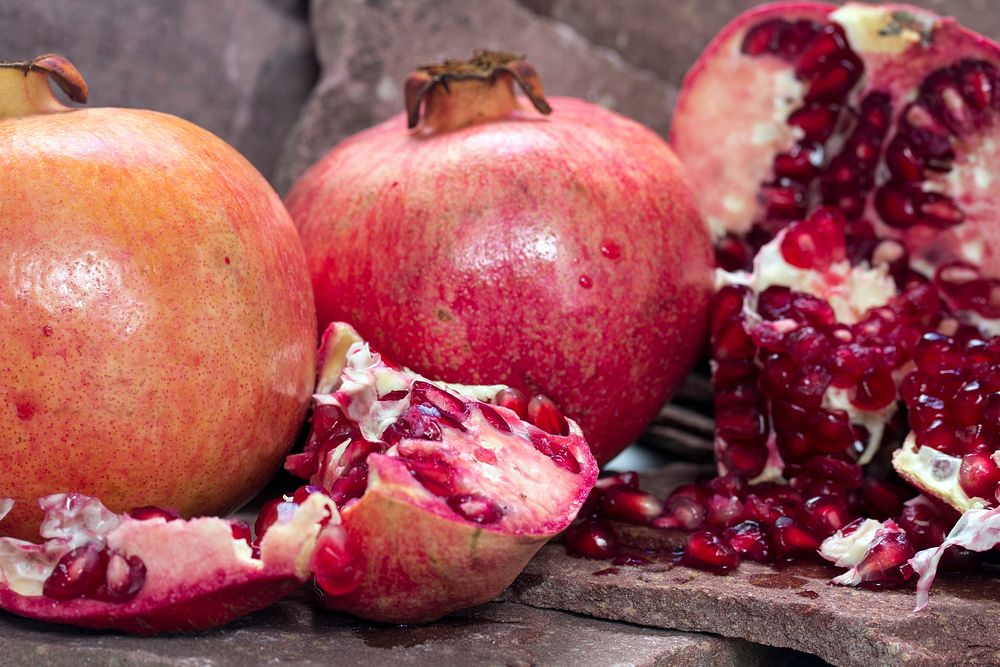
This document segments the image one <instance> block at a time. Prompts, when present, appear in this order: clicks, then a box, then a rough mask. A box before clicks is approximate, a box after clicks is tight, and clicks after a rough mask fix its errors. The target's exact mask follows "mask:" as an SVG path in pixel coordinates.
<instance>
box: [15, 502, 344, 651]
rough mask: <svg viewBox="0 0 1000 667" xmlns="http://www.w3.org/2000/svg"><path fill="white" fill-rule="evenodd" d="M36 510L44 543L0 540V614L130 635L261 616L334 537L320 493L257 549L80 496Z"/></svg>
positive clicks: (196, 523)
mask: <svg viewBox="0 0 1000 667" xmlns="http://www.w3.org/2000/svg"><path fill="white" fill-rule="evenodd" d="M0 504H3V505H4V509H9V508H10V506H11V503H9V502H5V503H0ZM39 504H40V506H41V508H42V510H43V511H44V515H45V519H44V521H43V522H42V524H41V528H40V529H39V531H38V532H39V533H40V535H41V536H42V538H43V539H44V540H45V541H44V543H42V544H33V543H31V542H25V541H22V540H18V539H14V538H11V537H5V538H0V609H4V610H6V611H9V612H11V613H14V614H18V615H20V616H25V617H28V618H33V619H38V620H43V621H49V622H53V623H67V624H72V625H78V626H82V627H88V628H107V629H114V630H119V631H122V632H128V633H132V634H139V635H151V634H157V633H163V632H180V631H190V630H204V629H208V628H213V627H216V626H218V625H222V624H224V623H227V622H229V621H231V620H233V619H235V618H237V617H239V616H242V615H244V614H248V613H250V612H252V611H256V610H258V609H263V608H264V607H266V606H268V605H269V604H271V603H272V602H274V601H275V600H277V599H279V598H281V597H283V596H284V595H286V594H288V593H291V592H292V591H294V590H295V589H297V588H299V587H300V586H301V585H302V584H303V583H304V582H305V581H306V580H307V579H308V578H309V576H310V575H311V568H312V562H313V561H314V560H318V556H317V555H316V554H317V553H318V552H319V550H320V549H321V548H322V547H323V545H326V544H329V543H330V542H334V541H336V540H337V539H341V538H342V533H343V527H342V526H340V525H339V518H338V516H337V508H336V506H335V505H334V503H333V502H332V501H330V499H329V498H327V497H326V496H324V495H323V494H319V493H317V494H313V495H311V496H309V497H308V498H305V499H303V500H302V502H301V504H297V505H296V506H295V508H294V511H292V512H290V513H289V514H288V515H287V516H283V517H282V518H281V520H279V521H277V522H275V523H274V524H273V525H271V526H270V527H269V529H268V531H267V535H266V536H265V537H264V538H263V539H262V540H261V541H260V544H259V550H258V551H257V552H254V551H253V550H252V549H251V546H250V544H249V542H248V541H247V540H246V539H245V535H248V534H249V533H248V531H245V529H244V527H243V526H241V525H240V524H239V523H238V522H230V521H226V520H224V519H216V518H199V519H192V520H190V521H184V520H179V519H175V518H173V517H169V516H165V514H166V513H163V514H154V513H152V512H143V513H141V516H139V517H136V516H131V515H129V514H114V513H112V512H111V511H109V510H108V509H107V508H105V507H104V505H102V504H101V503H100V502H99V501H98V500H96V499H94V498H90V497H87V496H82V495H79V494H56V495H52V496H48V497H45V498H43V499H42V500H41V501H40V503H39ZM145 509H149V508H145ZM2 514H3V512H0V518H2Z"/></svg>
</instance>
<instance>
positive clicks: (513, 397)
mask: <svg viewBox="0 0 1000 667" xmlns="http://www.w3.org/2000/svg"><path fill="white" fill-rule="evenodd" d="M493 402H494V403H496V404H497V405H499V406H500V407H502V408H507V409H508V410H510V411H511V412H513V413H514V414H516V415H517V416H518V418H520V419H521V421H528V397H527V396H525V395H524V393H522V392H521V391H519V390H517V389H514V388H513V387H507V388H505V389H501V390H500V391H498V392H497V395H496V396H495V397H494V398H493Z"/></svg>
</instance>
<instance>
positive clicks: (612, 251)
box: [601, 241, 622, 259]
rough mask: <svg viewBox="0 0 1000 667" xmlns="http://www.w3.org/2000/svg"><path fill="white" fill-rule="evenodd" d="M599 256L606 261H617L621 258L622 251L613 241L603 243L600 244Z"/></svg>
mask: <svg viewBox="0 0 1000 667" xmlns="http://www.w3.org/2000/svg"><path fill="white" fill-rule="evenodd" d="M601 254H602V255H604V256H605V257H607V258H608V259H618V258H619V257H621V256H622V249H621V248H620V247H618V244H617V243H615V242H614V241H605V242H604V243H602V244H601Z"/></svg>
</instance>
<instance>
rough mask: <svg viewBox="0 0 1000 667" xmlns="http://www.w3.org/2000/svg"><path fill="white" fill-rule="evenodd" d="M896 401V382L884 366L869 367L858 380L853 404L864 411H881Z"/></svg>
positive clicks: (852, 399) (852, 400)
mask: <svg viewBox="0 0 1000 667" xmlns="http://www.w3.org/2000/svg"><path fill="white" fill-rule="evenodd" d="M895 400H896V381H895V380H893V377H892V371H890V370H889V369H888V368H886V367H885V365H883V364H880V363H879V364H875V365H873V366H871V367H869V368H868V369H867V370H866V371H865V372H864V373H862V375H861V378H860V379H859V380H858V385H857V389H856V390H855V392H854V395H853V396H852V397H851V404H852V405H854V406H855V407H858V408H860V409H862V410H881V409H882V408H884V407H886V406H888V405H890V404H892V403H894V402H895Z"/></svg>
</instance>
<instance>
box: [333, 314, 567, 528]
mask: <svg viewBox="0 0 1000 667" xmlns="http://www.w3.org/2000/svg"><path fill="white" fill-rule="evenodd" d="M338 326H341V327H342V330H341V331H339V332H334V333H333V334H331V335H332V336H347V337H349V338H350V337H351V336H352V335H353V336H354V337H355V338H354V339H353V340H352V342H350V344H349V345H348V346H347V348H346V351H344V352H343V354H344V355H345V361H344V362H343V363H340V364H337V363H335V362H334V360H332V359H328V360H327V366H329V367H330V368H339V369H340V372H341V378H340V380H336V379H333V378H332V377H327V378H326V380H325V381H324V383H323V384H324V388H326V389H327V390H328V392H329V393H320V394H316V396H315V399H316V402H317V404H319V405H335V406H337V407H339V408H340V409H341V411H342V412H343V413H344V414H345V416H346V417H347V418H348V419H349V420H351V421H353V422H355V423H357V424H358V426H359V429H360V431H361V434H362V436H363V437H364V438H365V439H366V440H369V441H372V442H381V441H382V436H383V434H384V433H385V430H386V429H387V428H388V427H389V426H390V425H392V424H393V423H395V422H396V421H397V420H398V419H399V418H400V417H401V416H402V415H403V413H404V412H406V410H407V409H408V408H409V407H410V397H409V394H408V395H407V396H406V397H404V398H402V399H400V400H398V401H379V400H378V397H379V396H382V395H385V394H387V393H389V392H392V391H400V390H403V391H409V390H410V388H411V387H412V385H413V383H414V382H415V381H417V380H422V381H424V382H427V383H429V384H432V385H434V386H437V387H439V388H442V389H445V390H447V391H449V393H451V394H452V395H454V396H457V397H458V398H460V399H462V400H463V401H464V402H466V403H471V405H470V406H469V409H468V415H467V416H466V417H465V418H464V419H463V421H462V425H463V426H464V427H465V429H466V432H464V433H463V432H461V431H459V430H457V429H454V428H451V427H449V426H447V425H445V424H444V423H443V422H442V423H441V431H442V440H441V441H430V440H421V439H409V438H404V439H402V440H400V441H399V442H398V443H397V444H396V445H395V446H393V447H391V448H389V449H388V450H387V451H386V452H385V453H384V454H374V455H370V456H369V457H368V464H369V478H368V490H371V489H373V488H378V487H380V486H384V485H393V484H397V485H398V483H399V480H404V482H405V484H406V486H407V489H408V491H407V493H408V494H410V495H411V496H416V497H417V498H419V499H420V500H421V502H424V503H429V504H430V505H432V506H434V507H436V508H437V509H438V510H439V511H440V512H441V513H442V514H445V515H446V516H449V517H453V518H455V519H458V518H459V517H458V516H457V515H455V514H454V512H452V511H451V510H450V509H446V508H447V505H446V504H445V503H446V500H445V499H444V498H439V497H438V496H436V495H434V494H433V493H431V492H430V491H429V490H427V489H426V488H424V487H423V485H421V484H420V483H419V482H418V481H417V480H415V479H413V478H412V477H411V476H410V475H409V473H408V472H406V470H405V468H403V464H402V462H401V461H398V459H399V457H404V458H410V457H414V456H415V457H416V458H420V455H421V454H426V455H428V456H429V457H430V458H433V459H435V460H442V461H444V462H446V463H448V464H450V465H451V466H452V468H453V469H454V471H455V474H456V476H455V480H454V481H455V493H456V494H457V495H460V494H468V493H476V494H480V495H482V496H484V497H485V498H488V499H489V500H491V501H493V502H495V503H497V505H499V507H500V508H501V509H502V510H503V518H502V519H501V520H500V522H499V523H498V524H496V526H497V527H499V526H502V527H503V528H505V529H508V530H513V531H518V530H522V529H523V530H526V531H527V530H533V529H537V528H539V527H540V526H541V525H542V524H543V523H544V522H545V520H546V519H548V520H553V521H554V520H556V519H559V520H561V518H562V517H563V516H565V515H566V514H567V513H573V512H575V510H576V509H578V505H579V504H580V503H581V502H582V498H580V496H581V493H580V489H581V486H580V475H578V474H575V473H572V472H570V471H568V470H565V469H563V468H561V467H558V466H556V465H555V464H554V463H553V462H552V460H551V459H549V458H548V457H547V456H545V455H544V454H542V453H541V452H539V451H537V450H536V449H535V448H534V446H533V445H532V444H531V441H530V436H529V432H528V430H527V429H528V428H529V427H528V426H527V425H526V424H524V423H523V422H521V420H520V419H519V418H518V417H517V415H515V414H514V413H513V412H511V411H510V410H507V409H505V408H502V407H499V406H492V407H493V408H494V409H495V410H496V411H497V412H498V413H500V414H501V416H503V418H504V419H505V421H506V422H507V424H508V425H509V426H510V428H511V430H512V433H502V432H500V431H498V430H497V429H496V428H494V427H493V426H492V425H491V424H490V423H489V422H487V421H486V419H485V418H484V417H483V416H482V412H481V411H480V410H479V409H478V408H477V407H476V405H475V402H477V401H478V402H486V401H487V400H489V399H492V398H493V397H494V396H496V394H497V392H498V391H500V390H501V389H504V388H505V386H504V385H486V386H469V385H460V384H447V383H442V382H436V381H433V380H429V379H427V378H424V377H423V376H420V375H418V374H416V373H413V372H412V371H410V370H408V369H404V370H397V369H394V368H390V367H388V366H386V365H385V364H384V363H383V362H382V359H381V356H380V355H379V354H378V353H376V352H373V351H372V350H371V348H370V347H369V346H368V344H367V343H365V342H363V341H361V339H360V337H357V334H356V333H353V330H350V331H348V330H347V329H349V327H347V325H338ZM327 344H328V345H329V347H330V349H343V348H342V346H340V345H338V344H336V340H329V341H328V343H327ZM328 356H329V353H328ZM567 421H568V423H569V427H570V436H568V437H560V436H552V437H553V438H554V439H556V440H560V441H563V442H570V443H573V442H576V443H579V446H580V447H582V446H584V445H583V441H582V433H581V431H580V428H579V426H577V424H576V423H575V422H573V421H571V420H567ZM530 428H534V427H530ZM570 438H571V439H572V440H570ZM349 445H350V441H346V442H344V443H340V445H339V446H338V447H336V448H335V449H333V450H331V451H330V452H328V453H327V454H326V455H325V460H324V461H322V462H321V464H320V466H319V470H320V471H322V472H321V475H322V477H321V478H320V479H316V480H314V481H315V482H317V483H319V484H321V485H323V486H324V487H325V488H331V487H332V486H333V484H334V482H335V481H336V480H337V479H338V478H339V477H340V476H341V475H343V474H344V473H345V472H346V470H347V465H346V464H347V461H346V460H343V458H344V454H345V452H346V451H347V448H348V447H349ZM477 452H479V456H480V457H483V455H484V454H486V453H487V452H488V453H489V454H487V456H486V458H488V457H489V455H492V456H493V457H495V458H496V461H495V463H493V462H489V461H481V460H480V458H477ZM569 452H570V454H571V455H573V456H574V457H575V458H576V459H577V461H578V462H579V463H580V464H581V469H583V468H584V467H585V466H586V461H585V460H584V458H585V453H584V452H582V451H581V450H580V449H579V447H578V446H577V445H575V444H571V445H570V449H569ZM386 466H388V467H386ZM393 470H395V472H396V473H397V474H395V475H390V476H389V478H387V476H386V474H385V473H386V472H392V471H393ZM390 478H391V479H390ZM393 480H394V481H393ZM355 502H357V500H351V501H349V502H348V504H347V505H345V510H346V509H347V508H349V507H350V506H351V505H352V504H353V503H355Z"/></svg>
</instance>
